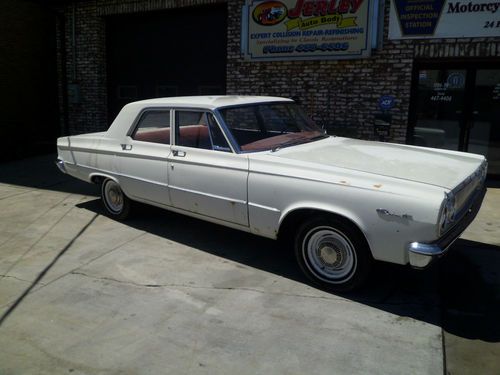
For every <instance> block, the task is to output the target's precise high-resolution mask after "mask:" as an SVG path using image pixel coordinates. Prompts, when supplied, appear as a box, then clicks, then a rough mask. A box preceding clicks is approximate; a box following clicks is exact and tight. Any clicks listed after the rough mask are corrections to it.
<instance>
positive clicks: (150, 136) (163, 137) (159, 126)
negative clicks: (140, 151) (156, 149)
mask: <svg viewBox="0 0 500 375" xmlns="http://www.w3.org/2000/svg"><path fill="white" fill-rule="evenodd" d="M132 139H135V140H136V141H142V142H151V143H162V144H166V145H168V144H170V111H157V110H154V111H153V110H151V111H146V112H144V113H143V114H142V116H141V118H140V119H139V121H138V123H137V126H136V128H135V131H134V133H133V134H132Z"/></svg>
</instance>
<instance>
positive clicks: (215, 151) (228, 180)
mask: <svg viewBox="0 0 500 375" xmlns="http://www.w3.org/2000/svg"><path fill="white" fill-rule="evenodd" d="M174 119H175V122H174V142H173V145H172V152H171V154H170V156H169V157H168V180H169V188H170V197H171V201H172V205H173V206H174V207H176V208H179V209H182V210H186V211H190V212H194V213H197V214H200V215H204V216H207V217H212V218H215V219H219V220H223V221H227V222H231V223H235V224H239V225H244V226H248V208H247V179H248V158H247V157H246V156H245V155H242V154H236V153H234V152H233V151H232V150H231V148H230V146H229V144H228V142H227V139H226V138H225V137H224V135H223V133H222V130H221V129H220V127H219V126H218V124H217V122H216V120H215V118H214V116H213V115H212V114H211V113H210V112H208V111H199V110H180V109H179V110H175V112H174Z"/></svg>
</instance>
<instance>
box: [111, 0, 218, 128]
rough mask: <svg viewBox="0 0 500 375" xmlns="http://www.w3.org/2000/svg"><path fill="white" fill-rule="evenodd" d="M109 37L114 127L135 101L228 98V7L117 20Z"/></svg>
mask: <svg viewBox="0 0 500 375" xmlns="http://www.w3.org/2000/svg"><path fill="white" fill-rule="evenodd" d="M106 33H107V40H106V43H107V46H106V51H107V62H108V64H107V65H108V107H109V119H110V121H112V119H114V117H115V116H116V114H117V113H118V112H119V111H120V109H121V108H122V107H123V105H125V104H126V103H129V102H131V101H135V100H140V99H147V98H155V97H165V96H180V95H215V94H224V93H225V82H226V47H227V43H226V33H227V8H226V5H225V4H222V5H211V6H207V7H190V8H181V9H174V10H168V11H162V12H149V13H140V14H131V15H120V16H112V17H109V18H108V19H107V23H106Z"/></svg>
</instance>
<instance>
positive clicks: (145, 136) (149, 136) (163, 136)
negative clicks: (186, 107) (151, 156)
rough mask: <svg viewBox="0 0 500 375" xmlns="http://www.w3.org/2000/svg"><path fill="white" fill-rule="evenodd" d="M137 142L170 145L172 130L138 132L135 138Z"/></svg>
mask: <svg viewBox="0 0 500 375" xmlns="http://www.w3.org/2000/svg"><path fill="white" fill-rule="evenodd" d="M133 138H134V139H135V140H136V141H143V142H152V143H162V144H165V145H168V144H170V128H162V129H155V130H146V131H144V130H143V131H138V132H137V133H136V134H135V135H134V137H133Z"/></svg>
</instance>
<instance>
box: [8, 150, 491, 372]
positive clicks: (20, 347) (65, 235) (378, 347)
mask: <svg viewBox="0 0 500 375" xmlns="http://www.w3.org/2000/svg"><path fill="white" fill-rule="evenodd" d="M53 158H54V157H53V156H48V157H38V158H32V159H29V160H25V161H19V162H13V163H8V164H4V165H0V316H3V321H2V323H1V324H0V374H66V373H71V374H164V373H172V374H198V373H200V374H204V373H207V374H214V373H218V374H219V373H220V374H234V373H239V374H257V373H258V374H260V373H271V374H274V373H277V374H303V373H312V374H345V373H349V374H366V373H370V374H402V373H404V374H407V373H411V374H442V373H443V372H444V371H445V369H447V370H448V372H449V373H452V374H460V373H466V372H465V371H468V370H473V369H477V368H478V367H477V366H480V365H481V362H482V360H480V358H479V357H480V355H479V354H483V353H488V354H487V355H488V356H490V357H489V358H491V360H492V361H493V365H488V364H486V365H482V366H483V367H481V369H482V370H483V371H482V372H481V373H483V374H486V373H492V374H493V373H495V372H494V371H497V372H496V373H498V369H499V366H498V363H496V367H495V356H496V358H499V357H498V354H500V352H499V351H498V349H499V345H498V342H499V341H500V335H498V331H495V328H494V327H490V329H485V327H482V326H481V325H480V324H479V322H480V321H485V320H488V319H490V318H492V317H493V316H492V315H491V313H492V312H493V313H495V312H499V311H500V310H496V309H497V308H498V302H499V300H500V295H499V293H498V292H499V284H500V283H499V281H500V280H499V279H498V274H495V273H494V271H495V266H496V265H498V262H499V257H500V253H499V251H498V249H499V248H498V245H499V243H500V241H499V238H498V233H499V232H500V231H499V230H498V225H499V224H498V223H499V222H498V217H497V216H495V215H498V212H499V211H500V195H499V191H498V190H490V192H489V193H488V196H487V202H486V204H485V208H483V209H482V210H481V212H480V215H479V217H478V219H477V220H476V222H475V223H474V225H473V226H472V227H471V230H470V231H468V232H467V233H466V234H465V238H467V239H468V241H459V242H457V245H456V246H457V251H455V252H454V253H453V254H451V255H450V256H449V257H447V258H446V259H445V262H442V263H441V264H440V265H439V266H437V267H433V268H432V269H430V270H428V271H424V272H418V271H414V270H411V269H407V268H403V267H398V266H392V265H381V266H380V269H379V272H378V274H377V277H375V278H374V279H373V281H372V283H371V285H369V286H368V287H367V288H366V289H364V290H363V291H361V292H358V293H356V294H351V295H347V296H342V295H335V294H331V293H326V292H322V291H319V290H317V289H315V288H313V287H311V286H309V285H308V284H307V282H306V281H305V280H304V279H303V277H302V276H301V274H300V272H299V271H298V270H297V268H296V266H295V264H294V262H293V259H292V257H291V256H290V255H289V254H288V253H287V252H286V251H284V250H280V249H278V247H277V246H276V244H275V243H274V242H273V241H269V240H265V239H262V238H258V237H254V236H251V235H249V234H245V233H241V232H238V231H234V230H231V229H227V228H223V227H219V226H216V225H212V224H209V223H205V222H201V221H198V220H195V219H191V218H187V217H184V216H181V215H177V214H173V213H169V212H166V211H162V210H158V209H155V208H147V207H141V208H140V210H139V211H140V212H138V214H137V215H136V216H135V218H133V219H131V220H130V221H127V222H126V223H119V222H116V221H113V220H110V219H108V218H107V217H106V216H104V215H103V211H102V209H101V206H100V202H99V200H98V199H97V195H98V190H97V188H96V187H95V186H92V185H87V184H85V183H81V182H78V181H76V180H74V179H72V178H69V177H67V176H64V175H62V174H60V173H59V172H58V171H57V170H56V168H55V167H54V166H53V164H52V160H53ZM488 223H491V224H488ZM488 244H489V245H488ZM478 253H479V254H480V255H477V254H478ZM464 259H465V260H466V261H465V263H464V262H463V260H464ZM495 262H496V263H495ZM463 264H466V265H468V264H472V265H474V267H473V270H474V272H473V275H472V276H469V279H472V281H474V282H473V283H472V284H470V285H468V284H467V285H466V286H464V285H463V282H462V280H463V279H464V277H465V279H467V275H470V274H471V273H470V268H469V267H464V266H463ZM497 268H498V267H497ZM497 268H496V269H497ZM464 275H465V276H464ZM469 281H470V280H469ZM456 283H459V287H460V288H461V289H460V290H464V289H463V288H464V287H466V288H468V289H466V290H467V293H468V294H467V296H465V297H464V298H465V300H466V301H468V302H467V303H466V302H464V301H462V300H461V299H460V298H458V296H460V295H462V293H460V291H458V292H457V291H456V289H454V285H455V284H456ZM483 289H485V290H487V291H488V292H487V293H486V292H485V293H478V290H483ZM476 297H477V298H476ZM469 302H470V303H469ZM478 304H479V305H478ZM472 306H480V308H478V309H475V310H474V309H472V310H474V311H471V307H472ZM476 310H477V311H476ZM464 314H465V315H464ZM467 314H469V315H467ZM470 314H473V315H470ZM474 314H475V315H474ZM464 316H465V317H466V318H465V319H464V318H463V317H464ZM496 316H498V314H497V315H496ZM471 317H472V318H471ZM485 317H486V318H485ZM443 318H444V320H443ZM471 320H474V322H475V323H477V324H476V325H474V326H470V325H469V323H470V322H471ZM489 322H490V323H491V324H494V322H493V321H492V320H491V321H489ZM442 327H444V336H443V329H442ZM443 341H444V342H445V343H446V344H447V346H445V348H444V349H443ZM478 342H480V343H481V344H482V345H483V346H482V349H481V353H478V354H477V355H476V356H474V355H472V358H466V359H464V353H465V352H468V347H470V346H471V343H473V345H472V346H474V347H477V343H478ZM448 346H449V347H448ZM445 354H446V356H445ZM445 358H446V360H445ZM450 361H452V362H450ZM470 373H472V372H470Z"/></svg>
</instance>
